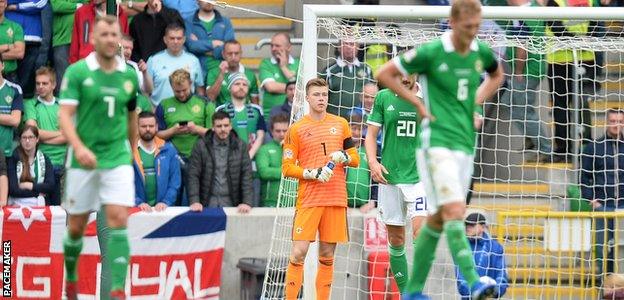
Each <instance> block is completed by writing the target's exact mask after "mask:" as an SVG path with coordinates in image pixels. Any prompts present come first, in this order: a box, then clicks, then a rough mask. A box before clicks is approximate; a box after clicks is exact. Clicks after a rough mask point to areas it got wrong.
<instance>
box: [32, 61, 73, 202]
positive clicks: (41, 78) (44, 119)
mask: <svg viewBox="0 0 624 300" xmlns="http://www.w3.org/2000/svg"><path fill="white" fill-rule="evenodd" d="M35 86H36V89H35V90H36V93H37V97H36V98H34V99H29V100H26V101H25V103H24V119H25V120H26V125H31V126H35V127H37V128H39V150H40V151H41V152H43V154H45V155H46V156H47V157H48V158H49V159H50V162H51V163H52V167H53V171H54V182H56V186H55V189H54V192H53V193H51V194H50V195H49V196H48V203H49V204H50V205H60V204H61V178H62V177H63V174H64V173H65V157H66V156H67V140H66V139H65V136H63V134H62V133H61V131H60V128H59V124H58V112H59V107H60V106H59V103H58V99H56V97H54V94H53V93H54V87H56V73H55V72H54V70H52V69H51V68H49V67H41V68H39V69H37V71H36V72H35Z"/></svg>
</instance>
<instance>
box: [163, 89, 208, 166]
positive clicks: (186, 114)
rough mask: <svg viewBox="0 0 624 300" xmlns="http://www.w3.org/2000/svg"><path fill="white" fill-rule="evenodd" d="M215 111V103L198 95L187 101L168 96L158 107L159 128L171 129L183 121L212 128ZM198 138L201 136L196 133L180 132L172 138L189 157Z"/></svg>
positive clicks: (183, 153)
mask: <svg viewBox="0 0 624 300" xmlns="http://www.w3.org/2000/svg"><path fill="white" fill-rule="evenodd" d="M214 112H215V105H214V103H213V102H209V101H206V100H204V99H202V98H200V97H198V96H191V98H189V99H188V100H186V101H185V102H182V101H180V100H178V99H177V98H176V97H171V98H167V99H165V100H163V101H162V102H160V104H159V105H158V107H156V120H158V130H165V129H169V128H171V127H173V126H175V125H176V124H178V123H180V122H182V121H186V122H191V121H192V122H193V123H195V125H199V126H202V127H205V128H212V115H213V114H214ZM197 139H199V136H197V135H195V134H191V133H185V134H178V135H174V136H173V137H172V138H171V143H172V144H173V145H174V146H175V147H176V149H177V150H178V152H180V154H181V155H182V156H184V157H189V156H190V155H191V151H192V150H193V146H195V142H197Z"/></svg>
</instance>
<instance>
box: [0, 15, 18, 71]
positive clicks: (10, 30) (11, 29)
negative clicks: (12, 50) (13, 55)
mask: <svg viewBox="0 0 624 300" xmlns="http://www.w3.org/2000/svg"><path fill="white" fill-rule="evenodd" d="M15 42H24V29H23V28H22V26H21V25H20V24H18V23H15V22H13V21H11V20H9V19H7V18H6V17H5V18H4V20H2V22H0V45H10V44H15ZM15 70H17V60H15V59H11V60H5V61H4V72H5V73H9V72H13V71H15Z"/></svg>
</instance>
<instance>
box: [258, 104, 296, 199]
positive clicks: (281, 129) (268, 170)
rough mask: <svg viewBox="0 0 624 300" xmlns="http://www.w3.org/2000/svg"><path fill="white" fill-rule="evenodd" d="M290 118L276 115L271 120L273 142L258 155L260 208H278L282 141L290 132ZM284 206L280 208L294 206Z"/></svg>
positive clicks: (262, 148)
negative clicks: (260, 182) (260, 183)
mask: <svg viewBox="0 0 624 300" xmlns="http://www.w3.org/2000/svg"><path fill="white" fill-rule="evenodd" d="M289 121H290V116H289V115H286V114H280V115H276V116H274V117H272V118H271V136H273V140H272V141H270V142H268V143H266V144H264V145H262V147H260V150H258V154H257V155H256V167H257V168H258V177H260V180H261V181H262V187H261V188H260V206H264V207H276V206H277V198H278V196H279V186H280V180H281V179H282V141H284V137H285V136H286V131H288V123H289ZM293 205H294V203H290V205H284V203H282V205H281V206H280V207H286V206H293Z"/></svg>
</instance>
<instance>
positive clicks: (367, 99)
mask: <svg viewBox="0 0 624 300" xmlns="http://www.w3.org/2000/svg"><path fill="white" fill-rule="evenodd" d="M378 92H379V87H377V84H375V83H374V82H368V83H365V84H364V86H363V87H362V94H361V97H360V101H361V102H362V106H361V107H354V108H353V113H357V114H360V115H362V116H363V117H364V118H363V119H362V120H363V121H364V122H366V119H367V118H368V115H369V114H370V113H371V111H372V110H373V104H375V96H376V95H377V93H378ZM364 136H366V130H364Z"/></svg>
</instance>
